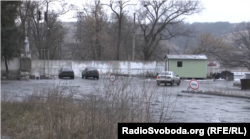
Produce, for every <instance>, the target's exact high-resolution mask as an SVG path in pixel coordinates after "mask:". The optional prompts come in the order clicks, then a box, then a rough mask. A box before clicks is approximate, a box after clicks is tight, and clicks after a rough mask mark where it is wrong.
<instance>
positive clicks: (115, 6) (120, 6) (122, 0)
mask: <svg viewBox="0 0 250 139" xmlns="http://www.w3.org/2000/svg"><path fill="white" fill-rule="evenodd" d="M129 2H130V0H119V1H114V0H110V3H109V4H103V5H106V6H109V7H110V9H111V10H112V12H113V13H114V14H115V16H116V18H117V22H118V32H117V35H118V39H117V46H116V49H117V50H116V58H115V59H116V60H120V47H121V42H122V26H123V25H122V21H123V18H124V16H125V10H124V9H125V8H126V7H127V6H129V5H132V4H129Z"/></svg>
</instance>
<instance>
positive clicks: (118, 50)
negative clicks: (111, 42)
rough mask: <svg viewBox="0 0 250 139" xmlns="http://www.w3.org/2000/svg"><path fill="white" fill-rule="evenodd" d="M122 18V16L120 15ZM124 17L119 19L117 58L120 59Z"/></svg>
mask: <svg viewBox="0 0 250 139" xmlns="http://www.w3.org/2000/svg"><path fill="white" fill-rule="evenodd" d="M120 18H121V17H120ZM121 24H122V19H119V25H118V44H117V53H116V60H120V45H121V33H122V31H121V27H122V25H121Z"/></svg>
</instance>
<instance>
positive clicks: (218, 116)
mask: <svg viewBox="0 0 250 139" xmlns="http://www.w3.org/2000/svg"><path fill="white" fill-rule="evenodd" d="M119 82H120V83H121V82H122V83H123V84H124V83H125V82H126V83H128V84H130V86H133V87H134V91H137V92H143V91H151V92H153V93H154V95H156V96H157V97H158V98H160V101H162V102H163V101H164V103H165V104H166V105H167V106H168V108H169V109H168V111H167V112H168V115H167V116H166V117H167V118H166V119H165V121H167V122H250V117H249V115H250V99H243V98H231V97H221V96H212V95H202V94H186V93H183V92H181V91H182V90H187V87H188V83H189V81H182V82H181V85H180V86H177V85H174V86H170V85H167V86H165V85H163V84H162V85H161V86H157V85H156V81H155V80H152V79H141V78H135V77H134V78H127V77H119V78H118V79H117V80H116V81H115V82H114V83H113V84H112V83H111V82H110V81H109V79H108V78H107V77H100V79H99V80H96V79H87V80H86V79H81V78H75V79H74V80H72V79H58V78H56V79H50V80H28V81H25V80H22V81H7V80H2V81H1V99H2V100H15V101H22V100H23V99H24V98H27V97H28V96H30V95H31V94H32V93H33V92H34V91H38V90H40V91H41V90H44V88H49V87H53V86H54V87H55V86H59V87H60V88H64V89H65V90H72V89H76V90H77V92H78V94H75V97H76V98H77V97H80V96H82V95H86V94H89V93H90V92H95V91H97V88H98V87H102V86H104V85H105V84H106V85H113V86H116V85H117V84H118V83H119ZM232 84H233V83H232V82H227V81H215V82H214V81H211V80H210V81H200V88H199V89H201V90H211V91H218V90H219V91H225V92H228V93H232V92H240V93H249V94H250V92H249V90H240V89H239V88H236V87H233V86H232ZM150 89H151V90H150ZM155 108H156V109H159V110H161V107H160V106H159V107H155ZM156 116H157V113H156Z"/></svg>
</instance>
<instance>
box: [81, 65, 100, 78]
mask: <svg viewBox="0 0 250 139" xmlns="http://www.w3.org/2000/svg"><path fill="white" fill-rule="evenodd" d="M88 77H93V78H96V79H99V71H98V70H97V69H96V68H94V67H87V68H85V69H84V70H83V71H82V78H85V79H87V78H88Z"/></svg>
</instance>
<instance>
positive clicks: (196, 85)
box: [188, 79, 200, 90]
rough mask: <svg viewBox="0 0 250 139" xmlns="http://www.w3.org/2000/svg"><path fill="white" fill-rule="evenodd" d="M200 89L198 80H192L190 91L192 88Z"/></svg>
mask: <svg viewBox="0 0 250 139" xmlns="http://www.w3.org/2000/svg"><path fill="white" fill-rule="evenodd" d="M199 87H200V83H199V82H198V81H197V80H195V79H193V80H191V81H190V82H189V87H188V90H189V89H190V88H191V89H193V90H198V89H199Z"/></svg>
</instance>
